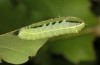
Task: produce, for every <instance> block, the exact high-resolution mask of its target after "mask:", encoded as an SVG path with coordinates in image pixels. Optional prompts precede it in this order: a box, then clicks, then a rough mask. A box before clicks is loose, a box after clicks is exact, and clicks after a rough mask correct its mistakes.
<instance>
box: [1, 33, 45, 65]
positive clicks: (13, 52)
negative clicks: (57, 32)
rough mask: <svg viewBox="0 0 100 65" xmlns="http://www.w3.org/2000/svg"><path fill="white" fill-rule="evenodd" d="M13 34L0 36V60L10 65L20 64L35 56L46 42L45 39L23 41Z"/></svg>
mask: <svg viewBox="0 0 100 65" xmlns="http://www.w3.org/2000/svg"><path fill="white" fill-rule="evenodd" d="M12 34H13V33H9V34H5V35H1V36H0V59H3V60H4V61H6V62H8V63H12V64H22V63H24V62H26V61H27V60H28V58H29V57H30V56H35V55H36V53H37V51H38V49H39V48H40V47H41V46H42V45H43V44H44V43H45V42H46V39H40V40H33V41H32V40H31V41H29V40H23V39H20V38H19V37H18V36H15V35H12Z"/></svg>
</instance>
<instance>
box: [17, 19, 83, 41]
mask: <svg viewBox="0 0 100 65" xmlns="http://www.w3.org/2000/svg"><path fill="white" fill-rule="evenodd" d="M43 22H47V23H45V24H42V25H41V27H40V26H39V27H38V26H37V27H33V25H30V26H28V27H24V28H21V29H20V31H19V34H18V36H19V37H20V38H21V39H25V40H36V39H42V38H50V37H53V36H59V35H63V34H69V33H78V32H79V31H80V30H81V29H82V28H84V26H85V23H84V22H83V20H81V19H80V18H77V17H60V18H55V19H50V20H47V21H43ZM48 22H49V23H48Z"/></svg>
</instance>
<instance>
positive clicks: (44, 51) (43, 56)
mask: <svg viewBox="0 0 100 65" xmlns="http://www.w3.org/2000/svg"><path fill="white" fill-rule="evenodd" d="M90 7H91V3H90V1H89V0H0V34H4V33H7V32H9V31H12V30H15V29H18V28H21V27H23V26H26V25H29V24H32V23H35V22H39V21H42V20H47V19H53V18H56V17H58V16H59V15H60V16H61V17H67V16H75V17H79V18H82V19H83V20H84V21H85V23H86V27H85V29H87V28H91V27H94V26H96V24H97V18H96V17H95V16H94V15H93V14H92V12H91V11H90ZM94 37H95V35H94V34H93V33H88V34H85V35H80V36H77V37H71V38H68V39H63V40H56V41H53V42H48V43H46V44H45V45H44V46H43V47H42V48H41V49H40V50H39V52H38V54H37V56H36V57H35V58H36V60H35V61H36V62H37V63H39V64H40V65H56V64H57V65H71V63H72V64H74V63H75V64H77V63H79V62H80V61H86V62H88V61H89V62H91V61H93V60H95V55H94V50H93V43H92V42H93V39H94ZM52 53H53V54H54V55H57V57H58V55H61V56H63V57H64V61H63V60H62V59H60V60H59V59H58V61H56V60H57V59H55V58H52V57H51V55H52ZM67 60H68V62H67ZM33 61H34V60H33ZM69 62H70V63H69ZM60 63H61V64H60ZM91 64H93V63H91ZM91 64H90V65H91ZM83 65H84V64H83ZM87 65H89V64H87Z"/></svg>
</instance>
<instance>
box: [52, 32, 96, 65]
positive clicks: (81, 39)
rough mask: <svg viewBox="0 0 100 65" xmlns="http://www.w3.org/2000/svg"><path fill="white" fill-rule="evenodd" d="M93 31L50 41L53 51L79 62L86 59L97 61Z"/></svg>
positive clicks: (71, 60)
mask: <svg viewBox="0 0 100 65" xmlns="http://www.w3.org/2000/svg"><path fill="white" fill-rule="evenodd" d="M93 39H94V35H93V34H92V33H89V34H85V35H79V36H75V37H70V38H67V39H62V40H57V41H53V42H51V43H50V49H51V50H52V52H53V53H56V54H62V55H63V56H64V57H65V58H66V59H67V60H69V61H70V62H73V63H75V64H78V63H79V62H84V61H95V54H94V50H93V45H92V40H93Z"/></svg>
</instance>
